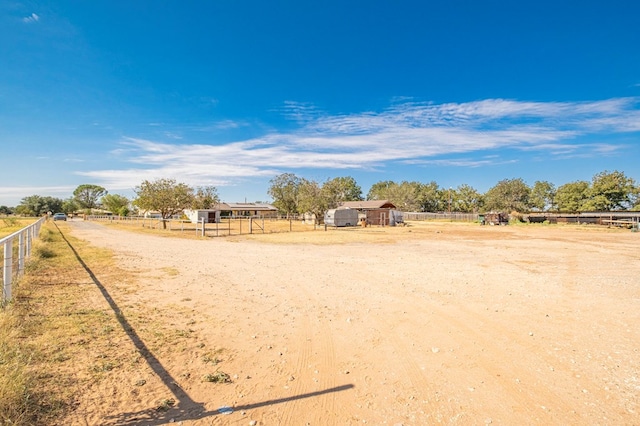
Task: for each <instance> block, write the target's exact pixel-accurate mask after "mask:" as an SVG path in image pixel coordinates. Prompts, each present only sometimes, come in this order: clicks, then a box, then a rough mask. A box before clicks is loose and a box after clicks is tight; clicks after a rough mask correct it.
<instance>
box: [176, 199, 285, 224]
mask: <svg viewBox="0 0 640 426" xmlns="http://www.w3.org/2000/svg"><path fill="white" fill-rule="evenodd" d="M184 214H185V215H186V216H187V217H188V218H189V220H190V221H191V222H192V223H197V222H200V221H202V220H203V219H204V222H205V223H218V222H220V219H221V218H223V217H255V216H259V217H278V209H277V208H276V207H274V206H272V205H271V204H263V203H220V204H218V205H216V207H215V208H213V209H199V210H190V209H185V211H184Z"/></svg>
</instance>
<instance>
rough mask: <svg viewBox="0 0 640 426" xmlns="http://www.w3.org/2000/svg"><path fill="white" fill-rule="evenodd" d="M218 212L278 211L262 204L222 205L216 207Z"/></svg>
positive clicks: (269, 205)
mask: <svg viewBox="0 0 640 426" xmlns="http://www.w3.org/2000/svg"><path fill="white" fill-rule="evenodd" d="M216 210H231V211H262V212H264V211H278V209H277V208H275V207H274V206H272V205H271V204H262V203H220V204H218V205H217V206H216Z"/></svg>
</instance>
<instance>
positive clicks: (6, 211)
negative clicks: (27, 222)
mask: <svg viewBox="0 0 640 426" xmlns="http://www.w3.org/2000/svg"><path fill="white" fill-rule="evenodd" d="M0 214H4V215H7V216H8V215H10V214H13V209H12V208H11V207H7V206H0Z"/></svg>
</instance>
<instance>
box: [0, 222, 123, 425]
mask: <svg viewBox="0 0 640 426" xmlns="http://www.w3.org/2000/svg"><path fill="white" fill-rule="evenodd" d="M64 228H65V225H64V224H62V225H60V226H58V225H57V224H56V223H52V222H49V223H47V224H46V225H44V226H43V228H42V230H41V234H40V239H39V240H36V241H35V242H34V246H33V252H32V253H33V256H32V258H31V259H30V260H29V262H28V264H27V267H26V274H25V276H24V277H23V278H22V279H21V280H20V281H19V282H18V283H17V285H16V286H15V288H14V300H13V302H12V303H11V304H10V305H9V306H8V307H7V308H6V309H5V310H3V311H2V312H1V313H0V314H1V317H0V320H1V322H2V324H1V327H0V330H1V334H0V355H1V358H0V359H1V361H0V423H2V424H12V425H13V424H15V425H27V424H28V425H33V424H60V422H61V420H60V419H63V418H64V416H65V413H67V412H69V411H70V410H72V409H73V407H74V405H75V402H74V401H75V400H76V398H77V397H78V396H79V395H80V394H81V392H82V390H83V388H85V387H86V386H87V385H88V384H89V383H95V382H97V381H100V380H101V379H102V376H103V375H104V373H107V372H110V371H112V370H114V369H117V368H119V367H120V366H121V365H123V364H124V362H125V361H126V357H127V355H126V354H124V355H123V351H122V350H120V349H119V348H118V347H119V341H121V340H123V339H126V334H125V331H124V330H123V329H122V327H121V326H120V324H119V321H118V318H117V315H116V314H114V312H113V310H112V309H110V307H109V305H108V304H107V303H106V302H105V299H104V298H103V297H101V294H100V291H99V290H98V288H97V287H96V283H95V282H94V278H95V275H100V276H108V277H110V278H113V279H117V278H118V276H119V275H122V272H121V271H119V270H118V269H117V268H115V267H114V262H113V259H112V255H111V253H110V252H108V251H106V250H100V249H96V248H92V247H90V246H88V245H86V244H85V243H83V242H81V241H78V240H75V239H73V238H71V237H69V236H63V234H62V233H61V232H60V229H64ZM80 251H81V254H79V252H80ZM87 268H90V269H89V270H90V271H91V274H95V275H94V276H93V277H92V276H91V274H90V273H89V272H88V269H87Z"/></svg>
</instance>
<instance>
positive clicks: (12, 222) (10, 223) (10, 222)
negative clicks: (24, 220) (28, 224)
mask: <svg viewBox="0 0 640 426" xmlns="http://www.w3.org/2000/svg"><path fill="white" fill-rule="evenodd" d="M2 221H3V222H4V224H5V226H6V227H8V228H13V227H14V226H18V224H19V223H20V222H19V221H18V219H17V218H15V217H5V218H3V219H2Z"/></svg>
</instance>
